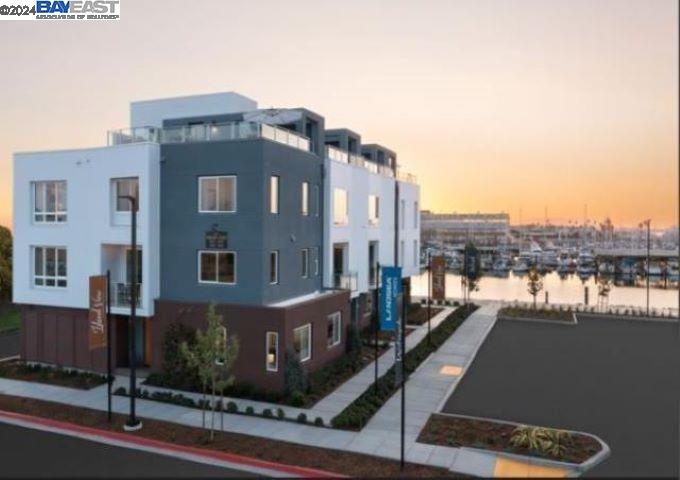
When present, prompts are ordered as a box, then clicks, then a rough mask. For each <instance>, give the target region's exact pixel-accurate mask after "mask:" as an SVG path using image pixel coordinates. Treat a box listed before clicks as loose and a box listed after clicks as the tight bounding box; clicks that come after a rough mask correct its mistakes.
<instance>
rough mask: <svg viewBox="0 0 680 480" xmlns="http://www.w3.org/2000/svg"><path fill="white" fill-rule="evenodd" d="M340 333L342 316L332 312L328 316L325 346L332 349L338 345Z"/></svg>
mask: <svg viewBox="0 0 680 480" xmlns="http://www.w3.org/2000/svg"><path fill="white" fill-rule="evenodd" d="M341 331H342V315H341V314H340V312H334V313H331V314H330V315H328V334H327V345H328V347H334V346H335V345H337V344H339V343H340V339H341Z"/></svg>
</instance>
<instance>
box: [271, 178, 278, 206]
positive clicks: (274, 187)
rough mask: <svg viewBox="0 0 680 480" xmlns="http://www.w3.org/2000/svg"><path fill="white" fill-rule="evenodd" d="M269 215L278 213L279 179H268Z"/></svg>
mask: <svg viewBox="0 0 680 480" xmlns="http://www.w3.org/2000/svg"><path fill="white" fill-rule="evenodd" d="M269 213H279V177H278V176H277V175H272V176H271V177H269Z"/></svg>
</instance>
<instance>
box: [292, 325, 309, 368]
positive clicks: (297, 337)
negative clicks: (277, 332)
mask: <svg viewBox="0 0 680 480" xmlns="http://www.w3.org/2000/svg"><path fill="white" fill-rule="evenodd" d="M293 349H294V350H295V353H296V354H297V356H298V359H299V360H300V361H301V362H304V361H307V360H309V359H310V358H312V325H311V323H308V324H307V325H303V326H302V327H298V328H296V329H295V330H293Z"/></svg>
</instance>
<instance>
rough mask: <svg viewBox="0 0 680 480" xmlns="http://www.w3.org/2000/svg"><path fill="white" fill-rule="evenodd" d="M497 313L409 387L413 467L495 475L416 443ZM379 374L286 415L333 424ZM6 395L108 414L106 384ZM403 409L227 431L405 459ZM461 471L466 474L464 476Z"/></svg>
mask: <svg viewBox="0 0 680 480" xmlns="http://www.w3.org/2000/svg"><path fill="white" fill-rule="evenodd" d="M497 309H498V306H497V304H495V303H488V304H485V305H484V306H482V307H481V308H480V309H478V310H477V311H476V312H474V313H473V314H472V315H471V316H470V317H469V318H468V319H467V320H465V322H464V323H463V324H462V325H461V326H460V327H459V328H458V329H457V330H456V331H455V332H454V334H453V335H451V337H450V338H449V339H448V340H447V341H446V342H445V343H444V345H442V347H441V348H440V349H439V350H438V351H437V352H435V353H433V354H432V355H431V356H430V357H429V358H428V359H427V360H426V361H425V362H423V363H422V364H421V366H420V367H419V368H418V370H416V371H415V372H414V373H413V374H412V375H411V377H410V379H409V381H408V382H407V385H406V410H407V415H406V419H407V424H406V435H405V440H406V441H405V449H406V460H407V461H409V462H413V463H419V464H424V465H431V466H438V467H445V468H449V469H453V470H454V471H460V472H461V473H472V474H481V475H483V474H485V473H487V470H481V469H476V468H475V465H474V462H472V463H471V461H469V460H468V455H467V454H466V453H463V454H462V455H461V454H460V450H465V449H457V448H449V447H439V446H434V445H425V444H420V443H416V438H417V436H418V434H419V433H420V430H421V429H422V428H423V426H424V425H425V423H426V422H427V419H428V417H429V415H430V414H431V413H433V412H436V411H439V409H440V407H441V405H443V403H444V401H445V400H446V398H447V397H448V396H449V395H450V393H451V392H452V391H453V389H454V388H455V386H456V385H457V383H458V381H459V380H460V378H461V377H462V375H463V374H464V373H465V371H466V369H467V368H468V366H469V364H470V363H471V362H472V360H473V359H474V356H475V354H476V352H477V350H478V349H479V347H480V346H481V345H482V343H483V342H484V339H485V338H486V335H487V334H488V332H489V331H490V329H491V328H492V327H493V324H494V322H495V318H496V317H495V314H496V311H497ZM450 311H451V309H446V310H445V311H444V312H440V314H439V315H437V317H435V319H433V321H432V326H433V327H434V326H435V325H438V324H439V323H440V322H441V321H442V320H443V319H444V318H445V317H446V315H448V313H449V312H450ZM426 335H427V324H424V325H422V326H421V327H419V328H418V329H417V330H416V331H414V332H413V333H411V335H409V336H408V337H407V338H406V342H407V349H410V348H412V347H413V346H415V345H416V344H417V343H418V341H420V339H422V338H424V337H425V336H426ZM393 362H394V351H393V349H392V348H391V349H389V350H388V351H387V352H385V353H384V354H383V355H382V356H381V357H380V359H379V368H380V373H381V374H382V373H384V372H385V371H386V370H387V369H388V368H389V367H390V366H391V365H392V363H393ZM443 366H447V367H460V368H461V370H460V372H458V374H456V375H451V374H450V373H449V372H444V373H443V372H442V367H443ZM373 368H374V367H373V363H371V364H370V365H368V366H367V367H365V368H364V370H362V371H361V372H360V373H359V374H357V375H356V376H355V377H353V378H352V379H350V380H349V381H347V382H345V384H343V385H342V386H340V387H339V388H338V389H337V390H336V391H335V392H333V393H332V394H331V395H329V396H328V397H326V398H325V399H324V400H322V401H320V402H319V403H317V405H315V406H314V407H312V408H311V409H308V410H304V409H291V408H290V407H283V408H284V409H286V410H287V412H288V411H290V412H291V413H290V415H288V413H287V416H289V417H292V418H295V416H296V415H294V414H293V410H297V411H305V413H307V414H308V418H309V419H310V420H313V419H314V418H315V417H316V416H322V418H324V421H326V420H327V419H330V418H332V416H334V415H335V414H337V413H339V412H340V411H341V410H342V409H343V408H344V407H345V406H346V405H347V404H349V403H350V402H351V401H352V400H353V399H354V398H356V397H357V396H358V395H359V394H361V393H362V392H363V391H364V390H365V389H366V388H367V387H368V386H370V385H371V383H372V381H373ZM454 370H455V368H454ZM124 380H125V379H120V380H118V381H117V384H120V385H124V384H125V383H124ZM143 388H145V389H148V390H149V391H151V390H152V389H151V387H146V386H144V387H143ZM161 390H164V389H161ZM0 393H4V394H7V395H15V396H22V397H29V398H36V399H41V400H49V401H53V402H60V403H67V404H70V405H75V406H80V407H85V408H92V409H96V410H105V409H106V386H105V385H103V386H100V387H97V388H94V389H92V390H89V391H83V390H76V389H71V388H64V387H58V386H53V385H45V384H38V383H31V382H23V381H17V380H9V379H0ZM234 401H236V400H234ZM238 402H239V403H240V405H239V407H241V405H243V406H246V405H252V406H254V407H255V406H256V405H263V406H264V407H263V408H267V407H268V408H279V407H280V405H273V404H267V403H264V402H251V401H248V400H241V399H240V400H238ZM400 402H401V396H400V394H399V393H397V394H395V395H394V396H393V397H392V398H391V399H390V400H389V401H388V402H387V403H386V404H385V405H384V406H383V407H382V408H381V409H380V410H379V411H378V412H377V413H376V415H375V416H374V417H373V418H372V419H371V421H370V422H369V423H368V425H367V426H366V427H365V428H364V429H363V430H362V431H360V432H350V431H343V430H334V429H330V428H319V427H314V426H311V425H302V424H298V423H293V422H285V421H278V420H272V419H265V418H259V417H252V416H245V415H231V414H224V425H225V430H227V431H229V432H233V433H242V434H245V435H254V436H260V437H265V438H270V439H273V440H280V441H285V442H293V443H299V444H302V445H309V446H315V447H324V448H332V449H337V450H348V451H353V452H360V453H365V454H371V455H375V456H379V457H386V458H391V459H398V458H399V456H400V437H399V432H400V423H399V419H400V411H401V410H400V409H401V403H400ZM128 405H129V400H128V399H127V398H125V397H119V396H114V397H113V410H114V411H115V412H118V413H122V414H125V413H127V411H128ZM258 408H260V407H258ZM137 414H138V415H139V416H140V417H146V418H151V419H157V420H164V421H169V422H174V423H178V424H183V425H188V426H193V427H200V426H201V411H200V410H198V409H193V408H187V407H181V406H177V405H171V404H165V403H160V402H154V401H149V400H142V399H138V400H137ZM458 468H462V469H463V470H458Z"/></svg>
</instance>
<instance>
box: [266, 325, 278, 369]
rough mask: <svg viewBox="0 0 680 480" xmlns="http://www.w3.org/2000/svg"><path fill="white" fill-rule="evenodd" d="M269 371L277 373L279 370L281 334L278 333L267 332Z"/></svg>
mask: <svg viewBox="0 0 680 480" xmlns="http://www.w3.org/2000/svg"><path fill="white" fill-rule="evenodd" d="M265 342H266V349H267V360H266V363H267V371H268V372H276V371H278V369H279V334H278V333H277V332H267V337H266V341H265Z"/></svg>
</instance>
